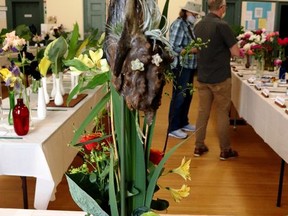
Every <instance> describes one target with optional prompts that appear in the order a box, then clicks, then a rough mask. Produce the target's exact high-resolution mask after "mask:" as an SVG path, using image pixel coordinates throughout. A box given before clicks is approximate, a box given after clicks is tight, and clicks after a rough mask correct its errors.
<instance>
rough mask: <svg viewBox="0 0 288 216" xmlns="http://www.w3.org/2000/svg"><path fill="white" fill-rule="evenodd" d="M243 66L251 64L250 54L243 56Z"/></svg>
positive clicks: (246, 66) (248, 66) (247, 66)
mask: <svg viewBox="0 0 288 216" xmlns="http://www.w3.org/2000/svg"><path fill="white" fill-rule="evenodd" d="M245 57H246V58H245V68H250V66H251V56H250V55H247V54H246V56H245Z"/></svg>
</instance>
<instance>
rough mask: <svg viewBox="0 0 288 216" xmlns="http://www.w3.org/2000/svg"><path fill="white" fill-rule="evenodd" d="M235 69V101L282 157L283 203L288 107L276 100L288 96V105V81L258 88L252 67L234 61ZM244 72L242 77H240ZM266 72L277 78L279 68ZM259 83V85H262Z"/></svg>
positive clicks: (248, 120)
mask: <svg viewBox="0 0 288 216" xmlns="http://www.w3.org/2000/svg"><path fill="white" fill-rule="evenodd" d="M234 67H235V68H234V69H232V103H233V105H234V107H235V108H236V110H237V111H238V114H239V116H240V117H242V118H243V119H245V120H246V121H247V123H248V124H249V125H251V126H252V127H253V129H254V130H255V132H256V133H257V134H258V135H259V136H260V137H261V138H262V139H263V140H264V142H265V143H267V144H268V145H269V146H270V147H271V148H272V149H273V150H274V151H275V152H276V153H277V154H278V155H279V157H281V158H282V163H281V171H280V178H279V190H278V199H277V206H278V207H279V206H280V204H281V194H282V184H283V174H284V166H285V162H286V163H287V162H288V142H287V140H288V133H287V128H288V114H287V113H288V112H287V113H286V108H285V107H283V106H279V105H278V104H276V103H275V99H276V98H277V97H280V98H282V99H285V106H288V95H286V89H287V88H288V85H287V84H281V83H279V82H278V86H277V87H275V86H273V84H271V83H266V84H263V83H262V85H261V86H260V87H261V89H259V88H256V83H257V81H255V82H252V83H251V82H248V79H249V78H251V77H252V76H254V75H255V74H254V72H253V71H252V70H247V69H245V68H244V67H243V66H241V65H234ZM240 75H241V76H242V77H240ZM264 76H266V77H268V78H269V77H270V76H271V77H273V76H275V77H276V78H277V74H275V72H269V71H265V72H264ZM258 87H259V85H258ZM265 88H266V89H268V90H269V96H268V97H265V96H264V95H263V94H262V91H263V89H265Z"/></svg>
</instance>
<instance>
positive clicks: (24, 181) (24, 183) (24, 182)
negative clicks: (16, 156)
mask: <svg viewBox="0 0 288 216" xmlns="http://www.w3.org/2000/svg"><path fill="white" fill-rule="evenodd" d="M20 178H21V181H22V192H23V205H24V209H28V193H27V178H26V176H20Z"/></svg>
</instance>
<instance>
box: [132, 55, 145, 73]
mask: <svg viewBox="0 0 288 216" xmlns="http://www.w3.org/2000/svg"><path fill="white" fill-rule="evenodd" d="M131 69H132V70H139V71H144V64H143V63H142V62H141V61H140V60H139V59H138V58H137V59H135V60H134V61H131Z"/></svg>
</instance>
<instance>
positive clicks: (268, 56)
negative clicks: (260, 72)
mask: <svg viewBox="0 0 288 216" xmlns="http://www.w3.org/2000/svg"><path fill="white" fill-rule="evenodd" d="M264 60H265V64H264V70H268V71H274V59H273V52H272V51H271V52H268V51H267V52H265V55H264Z"/></svg>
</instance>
